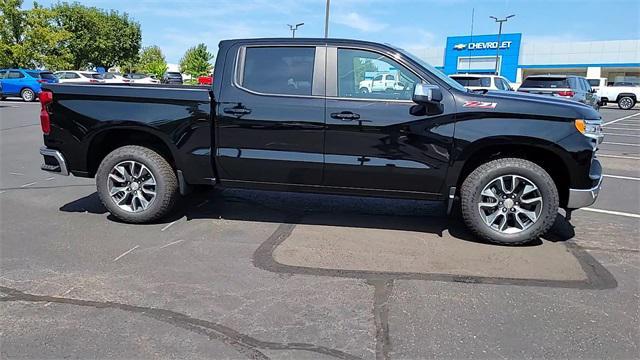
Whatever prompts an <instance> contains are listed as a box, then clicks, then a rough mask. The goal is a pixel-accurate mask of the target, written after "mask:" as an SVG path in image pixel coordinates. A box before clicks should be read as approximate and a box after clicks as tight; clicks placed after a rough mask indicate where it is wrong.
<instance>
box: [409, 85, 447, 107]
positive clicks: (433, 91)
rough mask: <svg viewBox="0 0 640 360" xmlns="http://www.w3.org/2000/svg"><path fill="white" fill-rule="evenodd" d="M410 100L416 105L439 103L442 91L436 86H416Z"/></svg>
mask: <svg viewBox="0 0 640 360" xmlns="http://www.w3.org/2000/svg"><path fill="white" fill-rule="evenodd" d="M412 100H413V102H415V103H418V104H421V103H434V102H440V101H442V91H441V90H440V88H439V87H438V86H437V85H431V84H422V83H420V84H416V86H415V88H414V89H413V99H412Z"/></svg>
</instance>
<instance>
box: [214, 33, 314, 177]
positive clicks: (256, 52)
mask: <svg viewBox="0 0 640 360" xmlns="http://www.w3.org/2000/svg"><path fill="white" fill-rule="evenodd" d="M325 50H326V48H325V47H324V46H322V47H316V46H315V45H308V46H306V45H305V46H301V45H299V44H296V45H287V44H286V43H283V45H277V46H276V45H273V46H264V45H235V46H234V47H232V48H231V49H230V51H229V53H233V54H237V55H236V56H233V55H230V56H228V57H227V60H226V63H225V73H224V74H225V75H224V77H223V78H222V79H220V81H222V82H223V83H222V84H221V95H220V98H219V100H218V101H216V120H217V123H218V126H217V134H216V144H217V146H216V151H217V156H216V159H217V165H218V169H219V170H220V177H221V180H222V181H223V182H226V183H231V184H235V185H238V186H241V185H242V184H243V183H262V184H264V185H266V186H269V185H272V186H279V185H280V186H281V185H299V186H318V185H320V184H321V182H322V171H323V160H324V155H323V146H324V112H325V98H324V83H325V79H324V67H325V53H326V52H325ZM227 69H231V70H230V71H227ZM216 81H219V79H216ZM253 186H255V184H254V185H253Z"/></svg>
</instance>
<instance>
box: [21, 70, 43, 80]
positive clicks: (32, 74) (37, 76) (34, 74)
mask: <svg viewBox="0 0 640 360" xmlns="http://www.w3.org/2000/svg"><path fill="white" fill-rule="evenodd" d="M25 72H26V73H27V75H29V76H31V77H32V78H36V79H40V73H39V72H37V71H25Z"/></svg>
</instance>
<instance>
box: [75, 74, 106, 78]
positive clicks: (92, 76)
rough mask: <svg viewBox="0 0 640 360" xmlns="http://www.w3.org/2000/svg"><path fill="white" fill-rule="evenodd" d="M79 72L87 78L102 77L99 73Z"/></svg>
mask: <svg viewBox="0 0 640 360" xmlns="http://www.w3.org/2000/svg"><path fill="white" fill-rule="evenodd" d="M80 74H81V75H82V76H84V77H86V78H89V79H102V75H101V74H94V73H80Z"/></svg>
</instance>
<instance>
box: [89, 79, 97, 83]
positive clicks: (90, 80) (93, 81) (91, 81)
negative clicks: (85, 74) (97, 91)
mask: <svg viewBox="0 0 640 360" xmlns="http://www.w3.org/2000/svg"><path fill="white" fill-rule="evenodd" d="M89 82H90V83H97V82H98V80H96V79H89Z"/></svg>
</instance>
